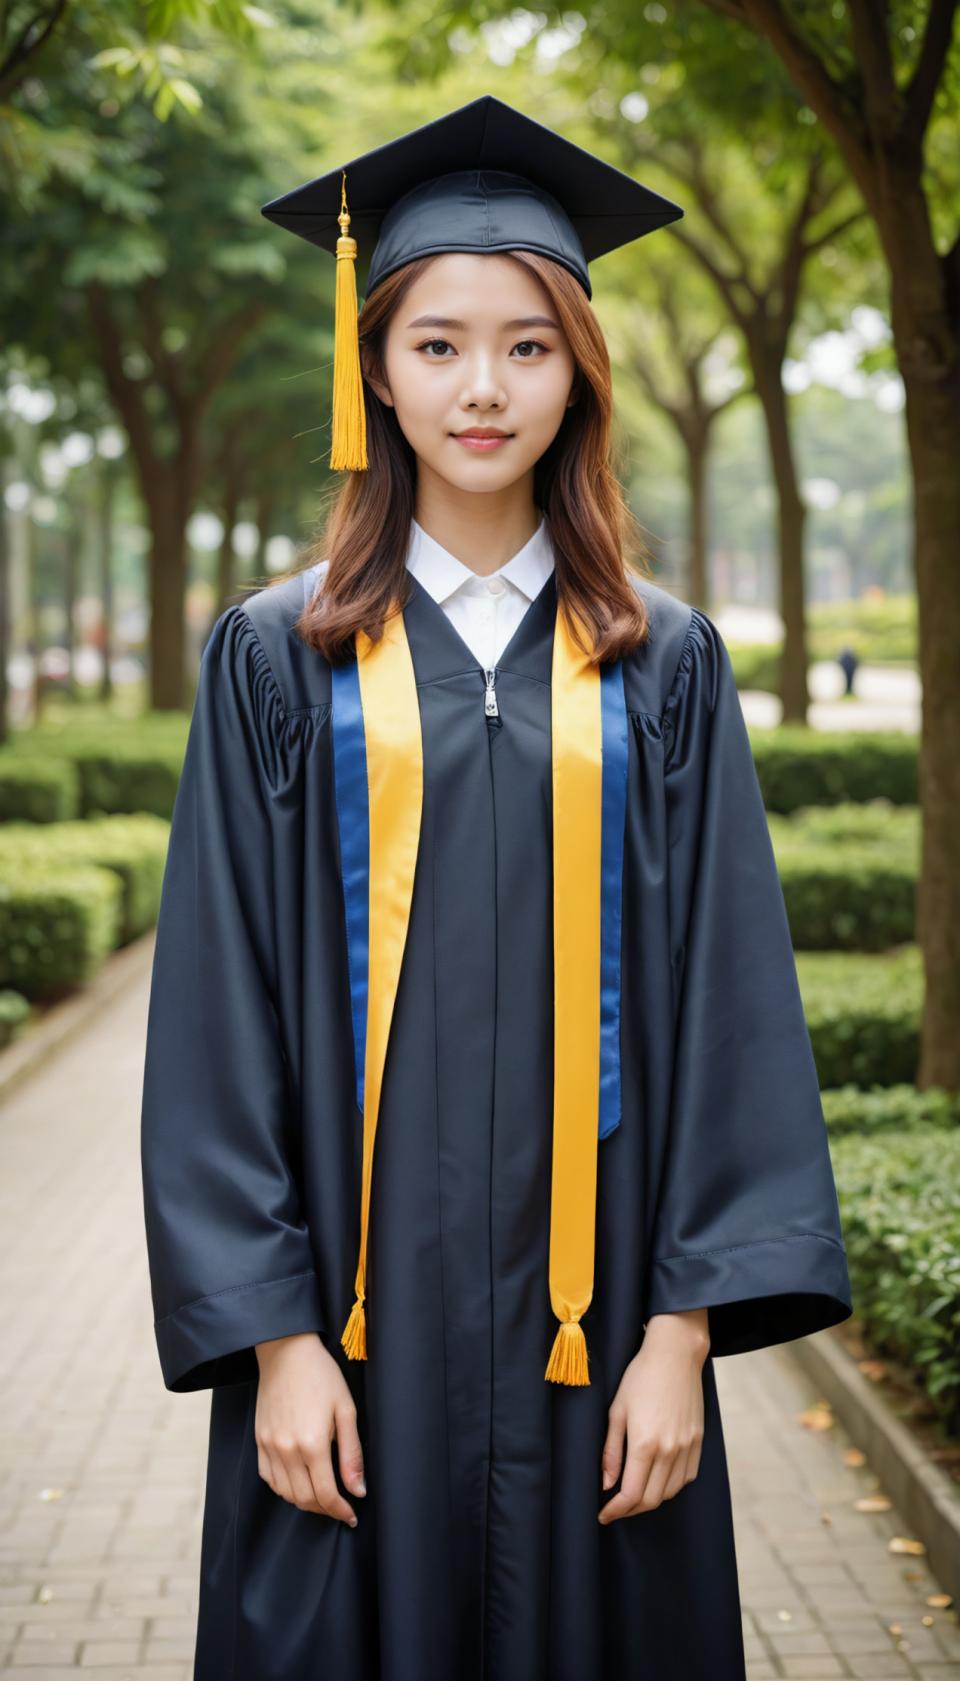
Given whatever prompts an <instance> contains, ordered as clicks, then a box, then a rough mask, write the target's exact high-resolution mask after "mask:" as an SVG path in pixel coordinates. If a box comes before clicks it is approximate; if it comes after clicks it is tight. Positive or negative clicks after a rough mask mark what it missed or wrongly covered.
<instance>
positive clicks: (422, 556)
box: [407, 515, 554, 667]
mask: <svg viewBox="0 0 960 1681" xmlns="http://www.w3.org/2000/svg"><path fill="white" fill-rule="evenodd" d="M407 566H408V567H409V568H410V571H411V572H412V573H413V574H414V576H415V577H416V579H417V582H418V583H420V584H422V585H423V587H424V589H425V590H427V591H428V592H429V594H430V595H432V596H433V599H434V601H436V602H437V603H438V605H439V606H440V607H442V608H443V611H444V612H445V613H446V615H447V618H448V619H449V620H450V622H451V624H452V625H453V626H454V629H455V630H456V631H457V633H458V635H460V636H461V637H462V638H463V641H464V642H465V643H466V644H467V647H468V648H469V649H470V650H471V652H472V653H473V654H474V655H475V657H476V659H477V662H478V664H480V665H482V666H484V667H490V666H494V665H496V663H497V660H498V659H499V658H500V655H501V654H502V652H503V650H504V648H505V647H506V646H507V643H508V642H509V641H510V638H511V637H512V636H513V634H514V632H515V630H516V629H517V626H518V625H519V623H520V620H521V619H522V618H523V616H524V614H525V613H526V611H527V609H528V607H529V606H530V603H531V602H532V601H533V600H534V598H535V597H536V596H537V595H539V593H540V591H541V589H542V588H543V586H544V584H545V583H546V581H547V579H548V577H549V576H550V573H551V572H552V571H553V568H554V556H553V544H552V543H551V541H550V537H549V534H548V532H547V525H546V520H545V519H544V518H543V516H542V515H541V519H540V524H539V525H538V527H537V529H536V531H535V532H534V534H533V536H532V537H531V538H530V540H529V542H527V543H525V544H524V546H523V548H522V549H519V550H518V551H517V553H516V554H515V555H513V556H512V557H511V559H510V560H507V561H505V562H504V564H503V565H502V566H500V567H498V568H497V570H496V572H491V573H490V574H489V576H488V577H485V578H482V577H480V576H479V574H478V573H476V572H474V571H473V570H472V569H471V567H469V566H465V565H464V563H463V561H462V560H458V559H457V558H456V555H452V554H451V553H450V551H449V549H445V548H443V546H442V545H441V544H440V543H438V542H437V541H436V540H435V539H434V538H433V537H430V536H428V535H427V533H426V531H424V529H423V526H422V525H420V524H419V523H418V521H417V520H412V521H411V528H410V543H409V547H408V550H407Z"/></svg>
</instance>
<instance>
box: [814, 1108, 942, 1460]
mask: <svg viewBox="0 0 960 1681" xmlns="http://www.w3.org/2000/svg"><path fill="white" fill-rule="evenodd" d="M831 1155H832V1160H833V1167H834V1172H835V1174H836V1180H837V1190H838V1195H839V1200H840V1217H841V1222H842V1226H843V1235H844V1242H845V1245H846V1250H847V1259H848V1262H849V1267H850V1278H851V1283H852V1287H853V1307H854V1312H855V1313H856V1314H857V1316H858V1317H859V1318H860V1319H861V1320H862V1321H863V1325H864V1329H865V1332H866V1334H867V1336H868V1337H869V1338H870V1341H871V1342H872V1343H873V1345H874V1347H875V1348H876V1349H878V1350H879V1351H880V1352H881V1353H886V1354H889V1355H891V1356H892V1357H893V1358H895V1359H897V1360H899V1361H901V1362H902V1363H903V1364H904V1365H905V1366H907V1367H908V1368H909V1370H910V1371H911V1372H912V1374H913V1375H914V1377H915V1378H916V1379H917V1380H918V1382H919V1383H920V1384H921V1385H922V1387H923V1389H924V1390H925V1391H926V1393H927V1395H928V1396H929V1397H930V1400H931V1402H932V1404H933V1407H934V1409H935V1411H936V1414H937V1416H938V1417H939V1418H940V1420H941V1421H942V1423H943V1424H944V1426H945V1427H946V1428H947V1430H948V1431H950V1432H951V1433H954V1434H955V1433H956V1432H957V1431H958V1430H960V1128H954V1129H953V1130H949V1129H947V1128H945V1127H943V1126H941V1125H927V1126H924V1125H922V1124H917V1125H914V1126H910V1127H908V1128H906V1129H905V1130H904V1131H903V1132H901V1133H890V1132H886V1131H884V1132H882V1133H881V1134H880V1135H879V1136H876V1137H871V1136H861V1137H857V1136H856V1135H853V1134H851V1135H849V1136H847V1137H844V1138H838V1139H836V1140H835V1142H833V1144H832V1146H831Z"/></svg>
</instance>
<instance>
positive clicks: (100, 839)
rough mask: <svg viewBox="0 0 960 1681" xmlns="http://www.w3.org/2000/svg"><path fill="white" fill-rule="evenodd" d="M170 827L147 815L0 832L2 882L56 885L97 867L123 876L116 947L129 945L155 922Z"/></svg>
mask: <svg viewBox="0 0 960 1681" xmlns="http://www.w3.org/2000/svg"><path fill="white" fill-rule="evenodd" d="M169 835H170V825H169V823H167V822H165V821H164V819H163V818H161V817H154V816H151V815H150V814H149V813H146V812H143V813H137V814H136V815H133V816H116V817H101V818H92V819H87V820H75V821H68V822H65V823H51V824H45V825H42V826H40V827H39V828H38V827H37V826H36V825H35V824H32V823H7V824H4V825H3V826H2V827H0V876H3V875H4V873H5V872H6V871H8V870H10V871H12V872H13V873H14V874H17V873H18V872H20V871H21V870H23V869H25V868H27V867H29V869H30V870H31V871H36V872H39V871H41V870H46V871H47V872H48V873H49V875H50V876H51V878H52V879H57V878H58V877H59V876H60V874H61V872H64V873H67V874H69V872H70V871H71V870H73V869H74V868H75V867H76V866H77V865H78V864H81V865H87V864H97V865H100V866H102V867H103V868H104V869H109V870H113V871H114V873H115V874H116V875H117V876H119V878H120V881H121V884H122V889H123V895H122V904H121V917H120V922H119V925H118V928H117V937H116V943H117V944H118V945H125V944H126V943H127V941H129V940H132V939H134V938H135V937H136V936H137V935H138V934H143V933H145V932H146V930H147V929H148V928H152V927H153V925H154V923H155V922H156V919H157V912H158V909H159V905H160V891H161V887H162V885H163V869H164V863H165V861H166V856H167V844H168V841H169Z"/></svg>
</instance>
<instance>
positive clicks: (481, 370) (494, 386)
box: [462, 350, 506, 409]
mask: <svg viewBox="0 0 960 1681" xmlns="http://www.w3.org/2000/svg"><path fill="white" fill-rule="evenodd" d="M462 402H463V406H464V408H467V409H469V408H471V407H472V406H473V405H474V404H477V405H479V406H480V407H481V408H488V407H491V406H492V405H494V404H496V405H497V406H501V407H502V405H503V404H504V403H505V402H506V394H505V392H504V390H503V387H502V385H501V384H500V381H499V379H498V378H497V372H496V368H495V367H494V363H493V358H492V357H491V356H489V355H487V354H486V353H485V352H484V351H482V350H478V351H475V352H474V354H473V355H472V356H471V357H469V358H468V362H467V377H466V380H465V381H464V387H463V394H462Z"/></svg>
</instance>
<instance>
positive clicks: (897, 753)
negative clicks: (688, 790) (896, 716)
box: [750, 724, 917, 813]
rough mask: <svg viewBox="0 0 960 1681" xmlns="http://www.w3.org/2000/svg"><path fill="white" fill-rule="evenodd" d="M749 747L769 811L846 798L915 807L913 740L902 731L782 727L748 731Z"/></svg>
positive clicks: (795, 808)
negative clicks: (881, 800)
mask: <svg viewBox="0 0 960 1681" xmlns="http://www.w3.org/2000/svg"><path fill="white" fill-rule="evenodd" d="M750 745H751V747H752V749H753V757H754V762H755V764H756V767H757V775H758V777H759V779H760V787H761V789H762V790H763V800H764V804H765V806H766V808H767V810H768V811H769V812H781V813H787V812H791V811H796V810H797V809H798V807H800V806H809V805H838V804H840V803H841V802H842V801H846V800H859V801H869V800H876V799H884V800H889V801H891V802H892V803H893V804H894V805H916V804H917V738H916V736H913V735H909V734H907V733H906V732H905V731H898V730H888V731H880V730H876V731H874V730H870V731H867V730H851V731H849V732H847V731H842V730H823V731H818V730H813V729H810V728H809V727H807V726H805V725H803V724H781V725H779V726H778V727H777V728H776V729H757V728H751V730H750Z"/></svg>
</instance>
